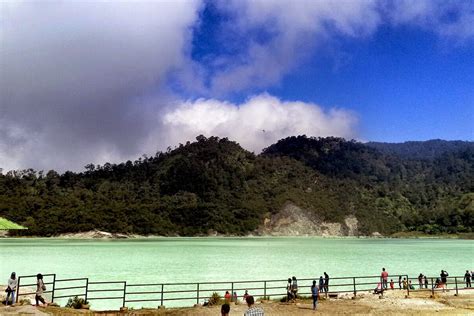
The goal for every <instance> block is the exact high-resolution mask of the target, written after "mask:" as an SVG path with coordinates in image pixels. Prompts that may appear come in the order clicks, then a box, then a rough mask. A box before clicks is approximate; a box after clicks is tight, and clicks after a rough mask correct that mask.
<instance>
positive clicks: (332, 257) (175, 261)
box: [0, 237, 474, 308]
mask: <svg viewBox="0 0 474 316" xmlns="http://www.w3.org/2000/svg"><path fill="white" fill-rule="evenodd" d="M0 249H1V258H0V268H1V269H0V272H1V273H0V276H1V277H3V279H5V280H2V282H1V283H3V284H4V283H6V281H7V279H8V277H9V275H10V273H11V272H12V271H15V272H16V273H17V275H31V274H36V273H39V272H41V273H43V274H47V273H56V275H57V278H60V279H64V278H78V277H88V278H89V279H90V281H109V280H124V281H127V284H133V283H135V284H136V283H174V282H208V281H237V280H265V279H271V280H275V279H277V280H279V279H286V278H288V277H289V276H293V275H295V276H297V277H298V278H314V277H319V276H320V275H322V273H323V272H324V271H327V272H328V273H329V275H330V276H331V277H337V276H362V275H379V274H380V271H381V268H382V267H385V268H386V269H387V270H388V271H389V273H391V274H393V275H395V274H408V275H409V276H410V277H416V276H417V275H418V274H419V273H423V274H427V275H430V276H431V275H432V276H436V275H439V272H440V270H441V269H444V270H447V271H448V272H449V273H450V275H463V274H464V272H465V270H466V269H473V268H474V260H473V258H474V256H473V250H474V243H473V241H470V240H457V239H358V238H318V237H268V238H266V237H261V238H260V237H255V238H150V239H129V240H70V239H46V238H34V239H0ZM30 281H31V280H30ZM30 283H31V282H30ZM246 286H248V285H246ZM282 286H284V284H282ZM226 288H228V286H226ZM137 290H139V289H137ZM140 290H145V289H140ZM154 290H156V289H154ZM238 294H239V295H240V293H238ZM189 303H191V302H189ZM194 303H195V301H194ZM92 304H93V306H94V307H99V305H100V307H107V308H109V307H116V306H117V305H118V306H120V305H121V302H112V301H109V302H108V303H107V304H105V303H104V302H98V301H96V302H95V303H94V302H92ZM114 304H115V305H114ZM129 305H130V304H129ZM139 305H140V306H146V305H147V304H142V303H140V304H139ZM149 305H151V306H156V305H157V304H156V303H155V302H153V303H150V304H149ZM165 305H173V304H171V303H168V304H165ZM174 305H176V304H174ZM178 305H179V304H178ZM181 305H182V304H181Z"/></svg>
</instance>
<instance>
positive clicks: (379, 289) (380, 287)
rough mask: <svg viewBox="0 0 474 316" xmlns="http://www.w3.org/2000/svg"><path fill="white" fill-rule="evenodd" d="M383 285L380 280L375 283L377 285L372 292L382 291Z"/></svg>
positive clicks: (380, 292) (379, 292)
mask: <svg viewBox="0 0 474 316" xmlns="http://www.w3.org/2000/svg"><path fill="white" fill-rule="evenodd" d="M383 290H384V288H383V285H382V282H379V283H377V287H376V288H375V289H374V294H382V293H383Z"/></svg>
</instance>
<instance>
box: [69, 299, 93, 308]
mask: <svg viewBox="0 0 474 316" xmlns="http://www.w3.org/2000/svg"><path fill="white" fill-rule="evenodd" d="M88 304H89V302H88V301H86V300H85V299H83V298H79V297H77V296H74V298H70V299H69V300H68V301H67V304H66V307H69V308H75V309H80V308H82V306H83V305H88Z"/></svg>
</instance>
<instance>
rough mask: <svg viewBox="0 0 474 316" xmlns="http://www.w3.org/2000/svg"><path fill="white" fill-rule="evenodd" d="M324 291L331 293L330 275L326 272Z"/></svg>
mask: <svg viewBox="0 0 474 316" xmlns="http://www.w3.org/2000/svg"><path fill="white" fill-rule="evenodd" d="M324 291H325V292H326V293H327V292H329V275H328V274H327V273H326V272H324Z"/></svg>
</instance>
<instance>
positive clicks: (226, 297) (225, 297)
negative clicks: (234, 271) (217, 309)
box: [224, 291, 230, 303]
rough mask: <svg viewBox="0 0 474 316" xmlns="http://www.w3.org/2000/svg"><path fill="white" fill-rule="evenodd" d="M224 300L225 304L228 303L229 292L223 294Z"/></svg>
mask: <svg viewBox="0 0 474 316" xmlns="http://www.w3.org/2000/svg"><path fill="white" fill-rule="evenodd" d="M224 299H225V301H226V303H229V302H230V293H229V291H226V292H225V295H224Z"/></svg>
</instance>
